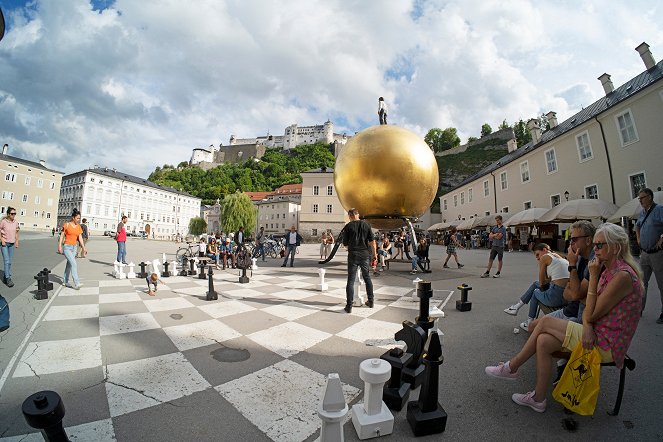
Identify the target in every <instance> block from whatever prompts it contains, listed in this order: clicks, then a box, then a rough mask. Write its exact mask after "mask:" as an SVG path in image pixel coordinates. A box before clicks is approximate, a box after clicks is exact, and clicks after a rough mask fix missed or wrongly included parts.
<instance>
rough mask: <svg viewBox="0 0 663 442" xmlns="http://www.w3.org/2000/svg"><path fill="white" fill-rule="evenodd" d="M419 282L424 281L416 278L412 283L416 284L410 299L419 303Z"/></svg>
mask: <svg viewBox="0 0 663 442" xmlns="http://www.w3.org/2000/svg"><path fill="white" fill-rule="evenodd" d="M419 281H422V279H421V278H419V277H416V278H414V280H413V281H412V284H414V288H413V289H412V299H410V300H411V301H412V302H419V297H418V296H417V283H418V282H419Z"/></svg>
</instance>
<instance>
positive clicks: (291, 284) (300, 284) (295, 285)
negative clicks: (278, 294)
mask: <svg viewBox="0 0 663 442" xmlns="http://www.w3.org/2000/svg"><path fill="white" fill-rule="evenodd" d="M286 279H287V278H286ZM277 285H280V286H281V287H285V288H287V289H303V288H308V287H312V286H313V284H311V283H310V282H306V281H288V282H284V283H282V284H277Z"/></svg>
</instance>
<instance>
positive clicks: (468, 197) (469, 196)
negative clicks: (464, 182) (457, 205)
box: [467, 189, 474, 203]
mask: <svg viewBox="0 0 663 442" xmlns="http://www.w3.org/2000/svg"><path fill="white" fill-rule="evenodd" d="M472 190H473V189H467V202H468V203H471V202H472V194H473V193H474V192H472Z"/></svg>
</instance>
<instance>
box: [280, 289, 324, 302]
mask: <svg viewBox="0 0 663 442" xmlns="http://www.w3.org/2000/svg"><path fill="white" fill-rule="evenodd" d="M319 293H320V292H317V291H312V290H311V291H307V290H300V289H291V290H283V291H281V292H274V293H270V294H269V296H271V297H273V298H277V299H285V300H288V301H299V300H300V299H305V298H310V297H311V296H316V295H318V294H319Z"/></svg>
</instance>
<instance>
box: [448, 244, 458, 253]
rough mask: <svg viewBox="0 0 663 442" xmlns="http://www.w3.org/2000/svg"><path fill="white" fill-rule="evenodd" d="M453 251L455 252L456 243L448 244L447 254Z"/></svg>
mask: <svg viewBox="0 0 663 442" xmlns="http://www.w3.org/2000/svg"><path fill="white" fill-rule="evenodd" d="M454 253H456V245H455V244H449V245H448V246H447V254H449V255H453V254H454Z"/></svg>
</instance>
